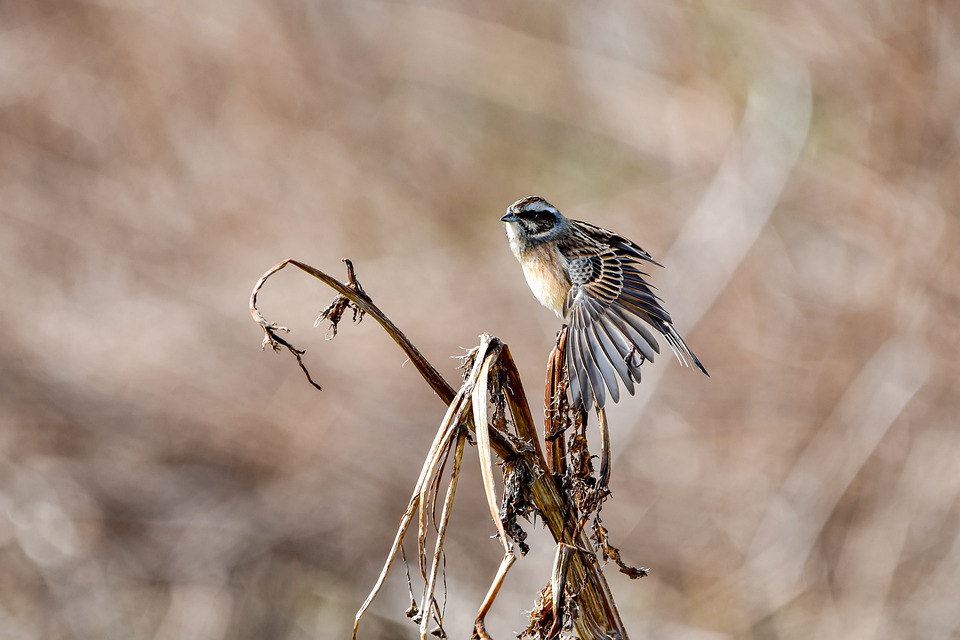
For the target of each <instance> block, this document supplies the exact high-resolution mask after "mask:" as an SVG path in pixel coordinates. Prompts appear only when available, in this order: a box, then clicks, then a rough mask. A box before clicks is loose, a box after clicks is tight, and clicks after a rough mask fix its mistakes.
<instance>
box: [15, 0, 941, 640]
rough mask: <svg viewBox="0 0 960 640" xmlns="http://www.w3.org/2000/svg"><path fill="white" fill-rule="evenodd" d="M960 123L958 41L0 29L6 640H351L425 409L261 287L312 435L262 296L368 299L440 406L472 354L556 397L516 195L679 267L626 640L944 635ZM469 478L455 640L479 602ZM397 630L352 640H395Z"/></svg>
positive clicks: (859, 18)
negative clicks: (486, 352)
mask: <svg viewBox="0 0 960 640" xmlns="http://www.w3.org/2000/svg"><path fill="white" fill-rule="evenodd" d="M958 114H960V5H958V4H957V3H955V2H937V1H935V0H900V1H899V2H897V1H894V2H879V1H876V2H869V1H867V2H856V3H854V2H851V3H840V2H835V1H833V0H812V1H810V2H764V3H760V2H753V3H749V2H745V1H740V0H734V1H732V2H722V3H713V2H705V3H693V2H682V1H677V2H664V1H662V0H658V1H653V0H649V1H644V2H633V1H627V0H620V1H617V2H608V3H570V4H569V5H562V4H560V3H556V2H534V3H516V2H509V1H506V0H504V1H499V2H483V3H479V2H456V3H438V2H423V3H405V2H376V1H367V0H362V1H353V0H351V1H349V2H321V1H316V2H301V1H296V0H289V1H284V2H275V3H271V2H256V1H254V0H230V1H229V2H228V1H219V2H218V1H216V0H213V1H210V2H181V1H178V0H173V1H162V2H161V1H150V0H143V1H140V2H135V1H133V2H125V1H123V0H116V1H113V2H106V1H105V2H99V3H97V2H93V3H74V2H68V1H63V2H58V1H46V2H37V1H33V2H26V1H24V2H7V3H3V4H2V5H0V285H2V291H3V294H4V296H3V301H2V303H3V315H2V325H0V326H2V340H0V357H2V367H0V385H2V386H0V389H2V396H0V397H2V407H0V507H2V508H0V636H2V637H4V638H131V639H140V638H162V639H168V638H169V639H172V638H203V639H220V638H342V637H344V636H345V635H347V634H348V629H349V627H350V626H351V624H352V619H353V614H354V611H355V610H356V608H357V607H358V606H359V604H360V603H361V602H362V600H363V598H364V596H365V594H366V591H367V590H368V589H369V587H370V586H371V585H372V583H373V581H374V579H375V577H376V574H377V572H378V571H379V564H380V562H381V561H382V556H383V554H384V553H385V552H386V550H387V549H388V547H389V544H390V541H391V540H392V536H393V534H394V530H395V526H396V522H397V519H398V518H399V515H400V513H401V511H402V509H403V507H404V505H405V503H406V500H407V497H408V492H409V491H410V489H411V488H412V486H413V483H414V481H415V479H416V476H417V474H418V471H419V464H420V461H421V459H422V456H423V454H424V453H425V451H426V448H427V447H428V445H429V442H430V441H431V439H432V437H433V430H434V429H435V427H436V425H437V424H438V423H439V421H440V418H441V417H442V413H443V408H444V407H443V405H442V404H441V403H440V402H439V400H438V399H437V398H436V397H434V396H433V395H432V394H431V393H430V392H429V390H428V389H427V387H426V386H425V385H424V384H423V383H422V382H421V381H420V379H419V378H418V376H417V374H416V372H415V371H414V370H413V368H412V367H410V366H406V367H405V366H403V364H404V363H403V357H402V355H401V354H400V352H399V350H397V349H396V347H395V346H394V345H393V344H392V343H391V342H390V341H389V339H388V338H387V337H386V336H385V335H384V334H383V333H382V332H381V331H379V330H378V328H377V327H376V326H375V325H374V323H373V322H372V321H370V320H367V321H364V322H363V323H362V324H361V325H359V326H358V327H354V326H350V325H348V324H344V325H343V326H342V327H341V331H340V335H339V336H338V337H337V339H336V340H334V341H332V342H324V341H323V330H322V329H313V327H312V322H313V318H314V317H315V316H316V314H317V313H318V312H319V311H320V310H321V309H322V308H323V307H324V306H325V305H326V304H327V303H328V302H329V301H330V299H331V298H332V293H331V292H330V291H329V290H327V289H325V288H324V287H323V286H321V285H320V284H319V283H317V282H316V281H314V280H312V279H310V278H309V277H307V276H306V275H304V274H301V273H299V272H295V271H293V270H287V271H284V272H283V273H281V274H279V275H278V276H276V277H275V278H274V279H273V280H272V281H271V283H270V285H268V287H267V289H266V290H265V291H264V293H263V294H262V295H261V305H262V308H263V310H264V312H265V314H266V315H267V316H268V317H269V318H270V319H271V320H275V321H278V322H280V323H282V324H286V325H287V326H289V327H291V328H292V329H293V333H292V334H291V340H293V342H294V343H295V344H296V345H298V346H300V347H306V348H307V349H308V351H307V355H306V362H307V364H308V365H309V366H310V367H311V370H312V372H313V374H314V376H315V377H316V378H317V379H318V381H319V382H320V383H321V384H322V385H323V387H324V390H323V392H316V391H315V390H313V389H312V388H311V387H310V386H309V385H308V384H307V382H306V381H305V379H304V378H303V376H302V375H301V373H300V371H299V369H297V367H296V363H295V362H294V360H293V359H292V358H290V357H289V356H288V355H287V354H283V355H275V354H273V353H270V352H267V353H261V351H260V350H259V345H260V340H261V337H262V336H261V332H260V331H259V329H258V328H257V327H256V325H255V324H254V323H253V322H252V321H251V320H250V317H249V315H248V314H247V308H246V307H247V296H248V295H249V291H250V288H251V287H252V285H253V283H254V282H255V280H256V278H257V277H258V276H259V275H260V273H261V272H263V271H264V270H266V269H267V268H269V267H270V266H271V265H273V264H274V263H276V262H278V261H279V260H280V259H282V258H285V257H294V258H297V259H299V260H302V261H305V262H308V263H310V264H312V265H314V266H316V267H318V268H320V269H323V270H325V271H327V272H329V273H332V274H336V275H338V276H339V275H342V274H343V266H342V264H341V263H340V262H339V260H340V258H341V257H344V256H347V257H350V258H352V259H353V260H354V262H355V264H356V267H357V272H358V275H359V277H360V279H361V282H362V283H363V285H364V287H365V288H366V290H367V292H368V293H369V294H370V295H371V296H372V297H373V298H374V300H375V301H376V302H377V303H378V304H379V305H380V307H381V308H382V309H384V311H386V312H387V313H388V314H389V315H390V316H391V318H392V319H393V320H394V321H395V322H396V323H397V324H398V325H399V326H400V327H401V328H402V329H404V330H405V331H406V332H407V333H408V335H409V337H410V338H411V339H412V340H413V341H414V342H415V343H416V344H417V345H418V346H419V347H420V348H421V350H422V351H423V352H424V353H425V355H426V356H427V357H428V358H430V359H431V360H432V361H433V362H434V364H435V365H437V366H438V367H439V368H440V370H441V371H442V372H443V373H444V375H446V376H447V377H448V380H450V381H451V382H453V381H455V380H457V379H458V372H456V371H455V369H454V367H455V364H456V362H455V361H454V360H450V359H449V357H450V356H456V355H460V354H461V353H462V351H461V349H460V348H461V347H470V346H472V345H474V344H475V343H476V340H477V335H478V334H480V333H481V332H488V333H492V334H495V335H497V336H499V337H500V338H502V339H503V340H505V341H506V342H507V343H508V344H509V345H510V347H511V349H512V351H513V353H514V356H515V357H516V359H517V361H518V363H519V365H520V367H521V369H522V370H523V372H524V376H525V380H526V382H527V384H528V385H529V388H528V393H529V395H530V396H531V397H534V398H536V397H539V395H540V390H541V389H542V386H541V385H542V375H543V368H544V364H545V360H546V356H547V353H548V351H549V349H550V347H551V344H552V340H553V336H554V333H555V332H556V330H557V329H558V328H559V327H558V324H557V321H556V319H555V318H554V317H553V315H552V314H551V313H550V312H549V311H547V310H545V309H543V308H541V307H540V306H539V304H538V303H537V302H536V300H535V299H534V298H533V296H532V295H531V293H530V292H529V290H528V289H527V287H526V284H525V282H524V281H523V277H522V275H521V271H520V268H519V266H518V265H517V264H516V262H515V260H514V258H513V256H512V255H511V254H510V252H509V250H508V248H507V244H506V239H505V237H504V234H503V225H502V224H501V223H500V222H499V221H498V218H499V216H500V215H502V213H503V211H504V210H505V208H506V207H507V206H508V205H509V204H510V203H511V202H512V201H513V200H515V199H517V198H519V197H521V196H525V195H528V194H538V195H541V196H543V197H545V198H547V199H548V200H550V201H551V202H552V203H553V204H555V205H557V206H558V207H559V208H560V209H561V210H562V211H564V213H566V214H567V215H569V216H571V217H574V218H580V219H585V220H588V221H590V222H593V223H596V224H599V225H602V226H604V227H607V228H611V229H614V230H616V231H618V232H620V233H623V234H624V235H626V236H628V237H630V238H632V239H633V240H635V241H637V242H638V243H639V244H641V245H642V246H643V247H644V248H645V249H647V250H648V251H650V252H651V253H652V254H653V255H654V256H655V257H656V258H657V259H658V260H659V261H661V262H663V263H664V264H665V265H666V269H665V270H660V269H657V270H655V271H654V272H653V273H652V277H653V279H654V282H655V283H656V284H657V285H658V287H659V292H660V294H661V295H662V297H663V298H664V300H665V304H666V306H667V308H668V309H669V310H671V312H672V313H673V314H674V317H675V320H676V324H677V326H678V327H679V329H680V330H681V333H683V334H684V336H685V337H686V339H687V341H688V342H689V344H690V345H691V347H692V348H693V349H694V351H696V352H697V354H698V355H699V356H700V358H701V359H702V360H703V362H704V364H705V365H706V367H707V368H708V369H709V370H710V373H711V376H712V377H711V378H709V379H708V378H706V377H704V376H702V375H700V374H699V373H696V372H695V371H693V370H684V369H682V368H681V367H680V366H679V365H678V364H677V362H676V361H675V360H673V359H672V358H671V357H669V356H668V355H664V356H663V357H661V358H659V359H658V360H657V362H656V363H654V364H652V365H648V366H646V367H645V371H649V374H648V375H647V377H646V378H645V381H644V384H643V385H641V390H640V392H639V393H638V397H634V398H629V397H628V398H626V399H625V400H623V401H622V402H621V403H620V404H619V405H618V406H616V407H614V408H613V409H611V411H610V419H611V425H612V431H613V434H612V437H613V444H614V447H615V449H616V458H615V460H614V467H613V481H612V486H613V490H614V497H613V500H612V501H611V502H610V503H608V505H607V506H606V508H605V509H604V512H603V515H604V519H605V522H606V524H607V525H608V526H609V528H610V530H611V534H612V536H613V542H614V544H617V545H618V546H620V547H621V548H622V550H623V552H624V555H625V558H626V559H627V560H628V561H629V562H632V563H635V564H644V565H648V566H650V567H651V569H652V576H651V577H650V578H647V579H644V580H641V581H637V582H630V581H629V580H627V579H626V578H624V577H622V576H619V575H617V574H615V573H613V572H612V571H611V572H610V574H611V575H610V580H611V583H612V587H613V590H614V594H615V596H616V598H617V601H618V603H619V604H620V605H621V607H622V610H623V614H624V618H625V621H626V623H627V627H628V629H630V630H631V633H632V637H633V638H643V637H658V638H698V639H699V638H708V639H712V638H723V637H738V638H905V637H916V638H946V637H952V636H956V634H957V633H958V628H960V604H958V602H960V597H958V594H960V536H958V532H960V429H958V422H960V419H958V416H960V385H958V383H957V376H958V373H960V367H958V365H957V362H956V360H957V357H958V352H960V313H958V311H960V259H958V258H957V247H958V246H960V220H958V213H957V212H958V208H960V163H958V156H957V151H958V146H957V145H958V141H960V129H958V126H960V125H958V122H960V121H958ZM535 409H536V408H535ZM470 455H471V456H474V457H468V458H466V464H465V467H466V471H465V473H466V476H465V478H464V480H463V481H462V482H461V485H462V488H461V493H460V494H459V495H458V503H457V508H456V510H455V512H454V525H453V526H454V531H453V533H451V538H450V539H449V540H448V543H447V550H448V554H449V555H448V565H447V566H448V586H449V590H450V596H449V600H448V605H447V608H448V613H449V618H448V624H447V629H448V631H449V632H450V633H451V634H452V637H464V636H465V635H466V633H467V630H468V629H469V627H470V624H471V621H472V618H473V615H474V613H475V610H476V606H477V605H478V604H479V602H480V599H481V598H482V595H483V593H484V591H485V590H486V588H487V585H488V584H489V581H490V580H491V579H492V577H493V573H494V571H495V567H496V565H497V563H498V562H499V559H500V552H499V551H498V545H497V543H496V541H495V540H490V539H489V538H488V536H490V535H491V534H492V533H493V531H494V528H493V526H492V524H491V523H490V522H489V520H488V519H487V518H486V516H485V515H484V510H485V508H486V507H485V505H484V503H483V498H482V494H481V493H480V489H479V486H478V482H477V477H478V474H477V470H476V462H475V454H473V453H472V451H471V454H470ZM528 529H529V530H531V531H532V532H536V533H535V534H533V535H532V536H531V543H532V545H533V547H534V551H533V552H532V553H531V554H530V556H528V557H527V558H524V559H522V560H521V561H519V562H518V563H517V564H516V565H515V567H514V569H513V571H512V573H511V575H510V577H509V578H508V580H507V586H506V589H505V593H504V594H503V595H501V598H500V600H498V603H497V605H496V607H495V608H494V611H493V613H491V615H490V616H489V617H488V628H489V629H491V630H492V631H493V632H494V634H495V635H496V637H498V638H505V637H511V635H512V633H513V632H516V631H519V630H520V629H522V628H523V626H524V620H523V616H522V615H521V611H523V610H526V609H529V608H530V607H531V606H532V604H533V601H534V597H535V595H536V593H537V591H538V590H539V589H540V587H542V586H543V584H544V583H545V582H546V580H547V579H548V576H549V570H550V563H551V560H552V552H553V549H552V548H551V546H550V544H549V539H548V538H547V537H546V536H544V535H542V532H539V531H538V527H534V526H529V527H528ZM404 590H405V587H404V580H403V577H402V572H398V573H395V574H393V576H392V577H391V580H390V587H389V590H388V592H387V593H386V594H385V595H384V597H383V598H382V599H381V600H380V601H378V603H377V604H376V606H375V608H374V613H375V615H374V616H373V617H371V618H368V619H367V620H366V621H365V623H364V626H363V627H362V633H363V637H366V638H410V637H413V636H414V632H415V628H414V626H413V625H412V624H410V623H409V622H407V621H406V620H405V619H404V618H403V616H402V612H403V610H404V609H405V608H406V606H407V603H406V599H405V594H404Z"/></svg>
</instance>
